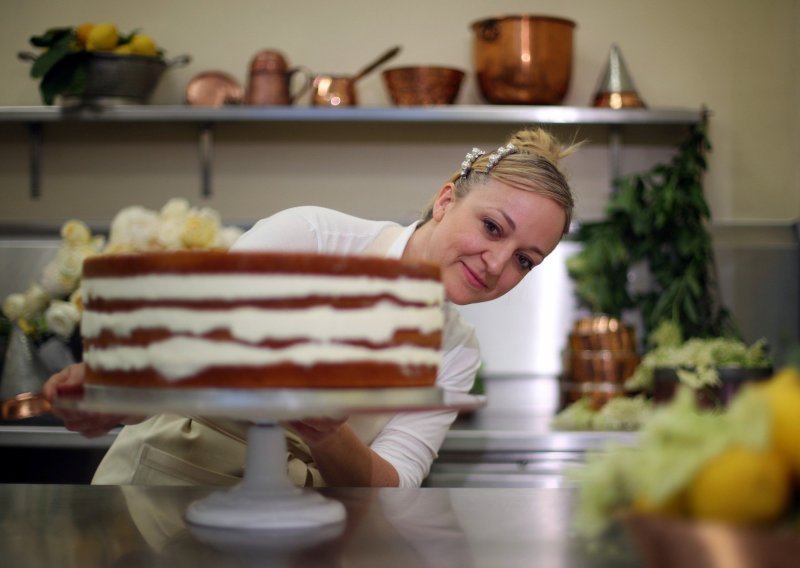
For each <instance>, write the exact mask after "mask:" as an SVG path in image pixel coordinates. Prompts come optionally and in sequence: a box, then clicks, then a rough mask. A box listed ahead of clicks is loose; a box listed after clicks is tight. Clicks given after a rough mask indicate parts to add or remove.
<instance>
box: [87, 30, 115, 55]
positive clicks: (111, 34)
mask: <svg viewBox="0 0 800 568" xmlns="http://www.w3.org/2000/svg"><path fill="white" fill-rule="evenodd" d="M118 41H119V32H118V31H117V26H115V25H114V24H97V25H95V26H92V29H91V30H89V33H88V35H87V36H86V49H88V50H90V51H110V50H112V49H114V48H115V47H117V42H118Z"/></svg>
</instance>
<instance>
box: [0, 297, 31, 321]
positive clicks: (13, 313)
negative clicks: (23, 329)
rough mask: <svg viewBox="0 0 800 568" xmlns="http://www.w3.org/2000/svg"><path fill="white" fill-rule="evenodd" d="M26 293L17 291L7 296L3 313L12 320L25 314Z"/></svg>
mask: <svg viewBox="0 0 800 568" xmlns="http://www.w3.org/2000/svg"><path fill="white" fill-rule="evenodd" d="M25 306H26V302H25V294H23V293H21V292H17V293H15V294H9V295H8V296H6V299H5V301H4V302H3V313H4V314H5V316H6V317H7V318H8V319H10V320H11V321H17V320H18V319H19V318H21V317H23V316H24V315H25Z"/></svg>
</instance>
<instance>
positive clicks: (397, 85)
mask: <svg viewBox="0 0 800 568" xmlns="http://www.w3.org/2000/svg"><path fill="white" fill-rule="evenodd" d="M463 80H464V72H463V71H462V70H461V69H455V68H453V67H435V66H427V65H419V66H414V67H395V68H393V69H386V70H385V71H384V72H383V81H384V84H385V85H386V89H387V91H388V92H389V97H390V98H391V99H392V102H393V103H394V104H395V105H397V106H424V105H451V104H453V103H454V102H455V100H456V98H457V97H458V92H459V91H460V90H461V82H462V81H463Z"/></svg>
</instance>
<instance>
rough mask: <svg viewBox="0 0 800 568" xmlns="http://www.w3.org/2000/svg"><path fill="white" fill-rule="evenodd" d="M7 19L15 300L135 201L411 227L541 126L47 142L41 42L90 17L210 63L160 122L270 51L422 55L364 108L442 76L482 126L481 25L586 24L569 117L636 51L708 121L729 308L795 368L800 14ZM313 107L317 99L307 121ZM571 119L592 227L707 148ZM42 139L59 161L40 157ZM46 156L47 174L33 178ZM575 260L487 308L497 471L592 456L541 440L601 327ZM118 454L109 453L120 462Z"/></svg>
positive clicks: (426, 6) (62, 7) (182, 82)
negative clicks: (33, 55) (462, 167)
mask: <svg viewBox="0 0 800 568" xmlns="http://www.w3.org/2000/svg"><path fill="white" fill-rule="evenodd" d="M3 13H4V17H3V18H2V19H1V20H0V53H3V54H5V55H4V57H2V58H0V74H2V76H3V77H4V80H3V81H2V82H0V110H2V109H3V108H6V107H7V108H8V112H6V114H3V115H2V119H0V190H2V196H3V197H2V208H0V240H1V241H2V245H3V246H2V248H1V249H0V253H1V254H2V256H0V268H2V271H3V276H2V278H0V295H1V296H2V297H5V296H6V295H7V294H9V293H12V292H15V291H18V290H20V289H21V288H24V287H26V286H27V285H28V283H29V280H30V279H32V278H36V277H37V274H38V271H39V270H41V268H42V267H43V266H44V264H46V262H48V260H49V258H50V257H51V256H52V254H53V252H54V250H55V248H56V247H57V246H58V242H59V237H58V230H59V228H60V227H61V225H62V224H63V222H64V221H65V220H67V219H70V218H76V219H81V220H83V221H85V222H86V223H87V224H89V226H91V227H92V228H93V229H96V230H97V231H103V230H107V228H108V225H109V223H110V221H111V219H112V217H113V216H114V215H115V214H116V213H117V212H118V211H119V210H120V209H122V208H124V207H127V206H131V205H140V206H143V207H147V208H150V209H155V210H158V209H159V208H160V207H161V206H162V205H163V204H164V203H165V202H166V201H167V200H168V199H170V198H185V199H186V200H188V201H189V202H191V203H192V204H193V205H197V206H208V207H211V208H213V209H215V210H216V211H217V212H219V214H220V215H221V217H222V219H223V220H224V222H225V224H229V225H237V226H239V227H241V228H243V229H246V228H248V227H249V226H250V225H252V224H253V223H254V222H255V221H257V220H258V219H259V218H261V217H264V216H267V215H269V214H271V213H273V212H275V211H278V210H281V209H283V208H286V207H291V206H295V205H303V204H316V205H321V206H327V207H332V208H336V209H340V210H343V211H347V212H350V213H352V214H354V215H358V216H364V217H369V218H376V219H377V218H381V219H392V220H396V221H398V222H401V223H408V222H411V221H413V220H414V219H416V218H417V215H418V213H419V211H420V209H421V208H422V207H423V206H424V204H425V203H426V202H427V200H428V199H429V198H430V196H431V195H432V194H433V193H434V192H435V191H436V190H437V189H438V188H439V186H440V185H441V183H442V182H443V181H444V180H445V178H447V177H448V176H449V175H450V174H451V173H452V172H453V171H455V170H456V169H458V167H459V164H460V162H461V160H462V159H463V156H464V154H465V152H466V151H468V150H469V149H470V148H472V146H480V147H484V148H493V147H496V146H497V145H498V144H499V143H500V142H501V141H502V140H504V139H505V137H506V135H507V134H508V133H509V132H511V131H513V130H515V129H517V128H519V127H520V126H524V125H526V124H531V123H533V122H535V121H531V120H527V119H524V118H521V119H520V120H519V122H518V123H512V122H510V121H508V120H505V119H503V120H493V119H492V118H491V117H490V118H489V119H487V120H479V119H477V118H474V117H473V118H467V119H465V120H463V121H452V122H451V121H433V122H426V121H425V120H415V121H413V122H400V121H395V120H392V121H387V122H380V121H379V122H373V121H359V120H354V121H337V120H332V121H329V120H316V119H311V120H299V121H263V120H253V121H221V122H218V123H215V124H214V127H213V147H209V146H205V147H204V146H203V145H202V143H201V142H202V139H201V137H200V132H201V127H202V126H203V125H204V123H203V122H200V121H186V120H180V121H179V120H168V119H167V120H158V121H124V120H123V121H109V122H75V121H69V120H49V121H46V122H44V123H42V124H41V129H40V130H38V131H32V130H31V127H30V124H31V123H35V121H31V120H21V119H19V118H18V117H17V118H15V117H14V112H15V110H14V109H16V111H19V112H20V113H22V112H24V110H25V109H24V108H22V107H29V106H38V105H41V104H42V102H41V98H40V95H39V92H38V84H37V82H36V81H35V80H33V79H32V78H31V77H30V76H29V72H30V63H29V62H25V61H21V60H20V59H18V58H17V53H18V52H20V51H29V50H30V49H31V48H30V45H29V43H28V42H29V38H30V37H31V36H32V35H35V34H39V33H41V32H43V31H44V30H45V29H47V28H50V27H57V26H62V25H63V26H76V25H78V24H80V23H81V22H85V21H92V22H113V23H115V24H117V25H118V26H119V27H120V29H121V30H123V31H130V30H134V29H140V30H142V31H144V32H146V33H147V34H148V35H150V36H151V37H153V38H154V39H155V40H156V41H157V43H158V45H159V47H161V48H162V49H164V50H165V56H166V59H167V60H168V61H172V60H175V58H178V57H180V56H183V55H188V56H189V57H190V62H189V63H188V64H186V65H180V64H175V65H173V66H171V67H170V68H168V69H167V71H166V72H165V73H164V74H163V76H162V77H161V79H160V80H159V82H158V85H157V87H156V89H155V91H154V93H153V95H152V97H151V99H150V101H149V104H150V105H152V106H161V105H184V104H185V100H186V90H187V85H188V84H189V82H190V80H191V79H192V78H193V77H196V76H197V75H198V74H200V73H202V72H205V71H221V72H224V73H226V74H228V75H230V76H231V77H232V78H233V79H234V80H235V81H236V82H238V84H240V85H241V86H246V85H247V82H248V79H249V66H250V63H251V59H252V58H253V56H254V55H255V54H256V53H257V52H259V51H261V50H264V49H272V50H278V51H280V52H281V53H282V54H283V55H284V56H285V58H286V61H287V63H288V65H289V66H290V67H294V66H304V67H305V68H307V69H309V70H310V72H311V73H313V74H315V75H317V74H331V75H346V76H352V75H354V74H355V73H357V72H358V71H359V70H360V69H362V68H364V66H365V65H367V64H368V63H369V62H370V61H373V60H375V58H376V57H378V56H379V55H380V54H382V53H384V52H386V50H387V49H389V48H390V47H392V46H395V45H397V46H401V50H400V52H399V53H398V54H397V55H396V56H395V57H393V58H392V59H391V61H388V62H386V63H385V64H384V65H383V66H382V67H381V68H379V69H377V70H375V71H373V72H371V73H369V74H367V75H366V76H364V77H363V78H361V79H360V80H359V81H358V84H357V87H356V88H357V94H358V106H360V107H370V108H373V107H376V108H385V107H392V104H393V103H392V100H391V99H390V97H389V93H388V92H387V88H386V86H385V84H384V82H383V80H382V75H381V71H383V70H384V69H387V68H392V67H401V66H408V65H437V66H447V67H454V68H459V69H461V70H463V71H464V72H465V76H464V80H463V83H462V85H461V89H460V91H459V92H458V95H457V98H456V100H455V101H454V104H455V105H456V106H458V105H461V106H464V107H465V108H470V109H472V110H473V111H475V110H476V109H477V110H480V108H482V107H489V106H492V105H491V104H490V103H489V102H488V101H487V100H486V99H485V97H484V96H483V95H482V93H481V92H480V89H479V87H478V83H477V79H476V76H475V62H474V59H473V49H474V42H475V32H474V31H473V30H472V29H471V25H472V24H473V23H474V22H476V21H478V20H482V19H485V18H489V17H492V16H503V15H509V14H530V13H535V14H542V15H549V16H556V17H560V18H566V19H569V20H572V21H574V22H575V28H574V39H573V55H572V69H571V76H570V84H569V88H568V90H567V92H566V95H565V97H564V98H563V100H562V101H561V102H560V103H559V104H558V105H557V106H563V107H565V108H575V107H577V108H582V109H584V108H588V107H590V106H591V104H592V101H593V99H594V96H595V94H596V91H597V88H598V80H599V79H600V78H601V76H602V74H603V73H604V71H605V69H606V68H607V66H608V63H609V55H610V50H611V48H612V45H616V46H618V48H619V50H620V52H621V54H623V55H624V62H625V64H626V70H627V72H629V73H630V76H631V78H632V79H633V81H634V83H635V88H636V91H637V92H638V94H639V95H640V96H641V98H642V100H643V101H644V102H645V103H646V105H647V108H648V109H649V110H651V111H653V112H654V113H656V112H658V111H659V110H664V109H678V110H683V111H687V112H689V113H692V112H694V113H697V116H700V115H701V114H702V112H703V111H704V109H707V111H708V134H709V138H710V142H711V144H712V147H713V149H712V151H711V153H710V154H709V156H708V171H707V173H706V175H705V178H704V187H705V196H706V199H707V201H708V203H709V205H710V208H711V211H712V223H711V226H710V232H711V234H712V237H713V242H714V249H715V253H716V255H717V269H718V273H719V276H720V287H721V294H722V301H723V302H724V303H725V304H726V305H728V306H729V307H730V308H731V310H732V311H733V313H734V316H735V317H736V318H737V320H738V323H739V325H740V327H741V329H742V332H743V335H744V339H745V340H746V341H748V342H752V341H755V340H757V339H759V338H761V337H764V338H766V339H767V340H768V341H769V343H770V345H771V346H772V348H773V350H774V351H775V353H776V354H777V355H779V356H780V355H782V354H783V353H784V352H785V351H786V350H787V349H788V347H789V346H791V345H792V344H793V343H795V342H796V341H797V339H798V335H800V292H798V289H799V288H798V272H800V252H798V251H799V249H798V238H799V237H798V228H797V221H798V218H800V161H798V159H797V157H798V156H799V155H800V110H798V102H799V101H800V4H799V3H798V2H796V1H794V0H774V1H770V2H766V3H753V2H746V1H734V2H730V1H726V0H709V1H707V2H702V3H697V2H691V1H689V0H676V1H673V2H658V1H655V0H646V1H642V2H635V3H634V2H622V1H608V2H595V1H592V0H572V1H569V2H558V1H544V0H541V1H537V2H533V3H532V2H530V1H527V2H521V1H512V0H504V1H501V2H494V3H492V4H491V5H488V4H487V3H485V2H480V1H477V0H465V1H462V2H421V1H418V0H406V1H405V2H364V1H359V0H342V1H339V2H328V3H318V2H315V3H310V4H309V3H292V2H275V1H265V0H260V1H255V0H240V1H237V2H235V3H231V2H222V1H219V0H196V1H192V2H188V1H185V0H176V1H173V2H168V3H164V2H155V1H152V0H142V1H140V2H136V3H113V4H110V3H108V2H100V1H99V0H84V1H80V2H69V3H52V2H46V1H43V0H29V1H27V2H24V3H23V2H13V1H10V0H5V2H4V4H3ZM310 104H311V92H307V93H304V94H303V95H301V96H299V97H298V98H297V100H295V101H293V105H292V106H293V107H297V108H298V109H300V108H307V107H309V106H310ZM11 107H13V109H12V108H11ZM515 108H516V109H517V110H520V109H522V108H523V107H515ZM332 110H333V109H332ZM558 122H559V123H558V124H548V125H547V126H548V127H550V128H552V129H553V130H554V131H555V132H556V133H557V134H559V135H560V136H562V137H564V138H567V139H570V138H573V137H574V138H575V139H578V140H586V141H587V143H586V144H585V145H584V146H583V148H582V149H581V150H580V151H579V152H578V153H577V154H575V155H574V156H572V157H570V158H568V159H567V160H566V164H565V166H566V169H567V171H568V174H569V178H570V180H571V184H572V187H573V190H574V192H575V197H576V203H577V207H576V221H577V222H578V223H581V222H587V221H593V220H598V219H601V218H602V217H603V215H604V211H605V210H604V208H605V206H606V204H607V202H608V197H609V195H610V194H611V191H612V185H613V184H612V179H613V177H614V176H615V175H617V174H623V175H624V174H628V173H633V172H637V171H641V170H644V169H647V168H650V167H652V166H653V165H654V164H656V163H659V162H665V161H668V160H669V159H670V158H671V157H672V156H673V155H674V153H675V148H676V146H677V144H678V143H679V142H681V141H682V140H683V139H684V138H685V136H686V132H687V129H686V125H685V124H654V123H653V122H652V121H650V122H648V121H644V122H643V123H641V124H640V123H631V124H625V125H622V126H616V127H614V128H611V127H609V126H607V125H603V124H596V123H592V122H591V121H588V122H587V121H581V120H580V119H576V120H575V119H570V118H569V117H567V118H566V119H564V120H563V122H562V120H559V121H558ZM32 132H34V134H33V135H32ZM39 134H40V135H41V140H40V141H41V144H38V143H36V144H32V140H33V139H34V138H36V137H37V136H39ZM204 149H205V151H209V149H210V151H211V153H210V154H209V155H208V156H207V157H208V158H209V161H208V162H205V164H206V165H207V166H209V167H210V170H209V171H206V172H205V174H207V176H206V177H204V176H203V172H202V171H201V164H203V163H204V162H203V161H202V159H201V157H202V156H200V155H199V154H202V151H204ZM32 152H39V154H38V158H39V159H40V162H39V166H40V167H39V168H38V169H35V171H33V172H32V168H31V164H32ZM32 178H36V182H37V183H36V184H35V185H36V187H35V188H34V187H33V186H34V183H33V180H32ZM575 250H576V245H575V244H574V243H569V242H565V243H562V245H560V246H559V248H558V249H557V251H556V252H555V253H554V254H553V255H552V257H551V258H549V259H548V261H547V262H546V263H545V264H544V265H543V266H542V267H541V269H537V271H536V273H534V274H533V275H532V276H531V277H530V278H529V281H528V282H527V283H526V285H525V286H523V287H521V288H520V289H519V290H517V291H515V292H514V293H512V294H510V295H509V298H504V299H500V300H498V301H496V303H495V304H494V305H493V306H491V307H486V306H476V307H472V308H470V309H468V310H465V314H466V315H467V317H468V318H469V319H471V320H473V321H474V323H475V324H476V326H477V327H478V333H479V337H480V339H481V342H482V344H483V347H484V374H485V378H486V387H487V392H488V393H489V395H490V396H489V405H488V407H487V409H486V410H485V412H484V414H483V415H482V417H483V419H484V420H485V422H484V423H480V420H478V423H479V424H478V426H480V428H481V429H483V431H484V432H498V431H502V432H503V436H499V435H498V436H496V437H494V438H492V437H491V436H490V435H488V434H476V433H475V423H473V424H472V425H471V426H470V427H469V428H467V427H465V428H464V430H462V431H461V433H459V431H456V432H455V433H454V436H452V437H451V438H450V440H449V441H448V442H446V445H445V450H447V449H448V447H450V448H451V449H452V451H453V453H454V454H456V453H459V452H462V451H472V452H486V453H487V454H488V453H492V452H494V454H493V457H491V458H487V460H490V459H497V460H500V461H502V459H503V458H498V457H497V453H498V452H499V453H502V452H511V451H515V452H520V451H524V452H536V451H542V452H543V451H551V452H554V451H557V450H558V451H561V452H564V451H568V450H570V448H569V447H566V448H565V446H563V444H567V445H568V446H569V444H570V443H571V442H569V441H564V439H561V441H560V442H559V441H558V440H556V438H557V436H550V437H548V438H546V439H545V438H536V437H534V436H533V434H532V432H534V431H535V432H542V431H546V430H547V426H546V421H547V419H548V418H549V417H550V416H552V413H553V412H554V411H555V410H556V408H557V406H558V404H559V397H558V376H559V375H560V374H561V373H562V372H563V370H564V369H563V361H564V357H563V353H564V349H565V346H566V342H567V335H568V333H569V330H570V328H571V327H572V325H573V322H574V321H575V318H576V317H577V316H578V315H579V314H580V310H579V308H578V306H577V303H576V300H575V297H574V294H573V291H572V284H571V282H570V279H569V277H568V275H567V272H566V268H565V261H566V259H567V258H568V257H569V256H570V255H571V254H573V253H574V252H575ZM520 316H521V317H520ZM640 339H641V338H640ZM467 430H469V431H468V432H467ZM4 431H5V432H6V434H2V432H0V435H1V436H0V441H2V442H3V443H4V445H5V446H8V447H16V448H20V447H23V446H28V445H38V446H39V447H51V446H53V445H54V443H53V442H52V440H53V438H48V439H47V440H44V441H42V440H38V441H37V440H35V439H34V436H35V435H36V432H37V431H34V432H33V433H32V434H31V433H28V435H27V437H21V436H19V435H17V434H18V433H17V432H14V433H13V434H14V436H11V435H10V434H8V430H4ZM38 432H42V431H41V430H40V431H38ZM465 432H466V433H465ZM459 436H462V437H461V438H459ZM501 438H502V439H501ZM61 439H62V438H59V440H61ZM22 440H27V441H22ZM32 440H33V441H32ZM70 440H72V438H70ZM476 440H477V441H476ZM554 440H556V441H554ZM107 441H108V440H105V441H103V440H101V441H99V442H97V446H96V447H99V448H100V450H102V445H103V444H104V443H107ZM82 443H83V442H77V441H71V442H69V443H67V445H70V444H72V445H74V446H78V445H80V444H82ZM57 444H61V445H62V446H63V445H64V443H62V442H58V443H57ZM57 444H56V445H57ZM448 444H450V446H448ZM559 444H562V445H559ZM576 448H577V450H578V451H582V450H583V449H585V445H583V446H581V445H580V444H578V445H577V446H576ZM573 449H575V448H573ZM529 457H530V456H528V458H525V459H526V460H528V459H529ZM573 457H574V456H573V455H568V456H567V457H566V461H569V460H571V459H573ZM512 462H513V465H512V466H509V467H510V468H511V469H513V471H514V472H516V473H520V472H521V473H522V474H524V475H522V477H521V478H520V479H521V481H519V483H521V484H529V483H539V482H549V481H542V480H547V479H551V478H550V477H549V473H548V472H552V471H553V470H548V469H547V468H544V469H542V470H539V471H531V470H530V467H529V466H527V465H520V463H521V462H520V461H519V460H518V461H513V460H512ZM504 467H505V466H497V467H495V468H494V469H492V470H491V472H490V475H489V474H487V475H488V477H483V478H480V479H483V480H484V481H479V482H485V483H494V482H497V479H495V478H494V477H492V476H494V475H495V473H497V472H498V471H500V470H502V471H504V472H506V473H507V470H506V469H504ZM456 469H458V470H459V471H460V472H461V473H458V475H457V476H456V477H450V478H447V479H446V480H445V481H442V483H448V482H452V483H460V484H463V483H467V481H465V480H464V479H465V475H464V474H463V470H464V468H463V467H461V468H460V469H459V468H456ZM556 469H557V468H556ZM543 472H544V473H543ZM556 473H557V472H556ZM528 474H530V475H528ZM459 476H460V477H459ZM442 479H445V477H442ZM506 479H509V478H508V477H506ZM487 480H488V481H487ZM537 480H538V481H537ZM557 482H558V481H553V483H557Z"/></svg>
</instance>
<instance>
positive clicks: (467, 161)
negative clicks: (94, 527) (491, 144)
mask: <svg viewBox="0 0 800 568" xmlns="http://www.w3.org/2000/svg"><path fill="white" fill-rule="evenodd" d="M485 153H486V152H484V151H483V150H481V149H480V148H473V149H472V151H470V152H467V155H466V156H465V157H464V161H463V162H461V176H460V177H461V179H463V178H465V177H467V176H468V175H469V172H470V170H471V169H472V164H474V163H475V160H477V159H478V158H480V157H481V156H483V155H484V154H485Z"/></svg>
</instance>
